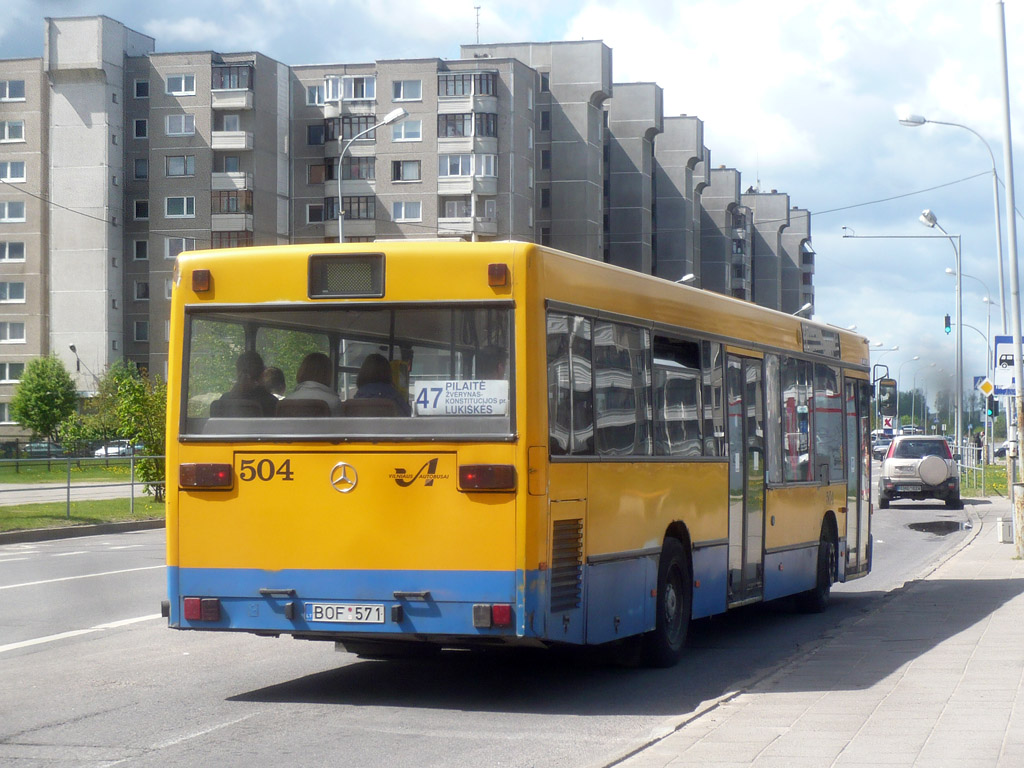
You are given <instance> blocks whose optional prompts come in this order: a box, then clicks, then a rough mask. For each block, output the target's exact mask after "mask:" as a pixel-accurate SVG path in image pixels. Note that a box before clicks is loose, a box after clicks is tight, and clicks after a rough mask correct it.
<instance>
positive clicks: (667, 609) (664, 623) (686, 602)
mask: <svg viewBox="0 0 1024 768" xmlns="http://www.w3.org/2000/svg"><path fill="white" fill-rule="evenodd" d="M692 604H693V577H692V574H691V573H690V559H689V558H688V557H687V556H686V552H685V551H684V550H683V545H682V544H681V543H680V542H679V540H678V539H673V538H668V539H665V544H664V545H663V546H662V548H661V558H660V559H659V560H658V598H657V607H656V611H657V622H656V624H655V627H654V630H653V631H651V632H648V633H647V634H646V635H644V637H643V657H644V663H645V664H647V666H651V667H671V666H674V665H675V664H676V663H677V662H678V661H679V659H680V658H682V655H683V648H684V646H685V645H686V635H687V632H688V631H689V628H690V608H691V606H692Z"/></svg>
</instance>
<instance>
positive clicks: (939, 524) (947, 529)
mask: <svg viewBox="0 0 1024 768" xmlns="http://www.w3.org/2000/svg"><path fill="white" fill-rule="evenodd" d="M965 527H967V526H966V524H964V523H962V522H960V521H959V520H932V521H931V522H929V523H909V524H908V525H907V528H910V529H911V530H912V531H918V532H920V533H934V534H935V535H936V536H947V535H949V534H951V533H956V532H957V531H962V530H963V529H964V528H965Z"/></svg>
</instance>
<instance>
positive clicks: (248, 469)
mask: <svg viewBox="0 0 1024 768" xmlns="http://www.w3.org/2000/svg"><path fill="white" fill-rule="evenodd" d="M275 477H277V478H279V479H281V480H292V479H294V478H293V477H292V461H291V459H285V460H284V461H282V462H281V463H280V464H278V465H277V466H276V467H275V466H274V462H273V461H271V460H270V459H260V460H259V461H257V460H256V459H242V462H241V465H240V466H239V468H238V479H239V480H242V481H243V482H249V481H251V480H263V481H264V482H266V481H268V480H273V479H274V478H275Z"/></svg>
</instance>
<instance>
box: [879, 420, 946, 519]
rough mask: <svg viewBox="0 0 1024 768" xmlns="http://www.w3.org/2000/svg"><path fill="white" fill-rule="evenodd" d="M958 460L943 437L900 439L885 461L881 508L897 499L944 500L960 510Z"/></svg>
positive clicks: (901, 436) (906, 437)
mask: <svg viewBox="0 0 1024 768" xmlns="http://www.w3.org/2000/svg"><path fill="white" fill-rule="evenodd" d="M959 458H960V457H959V456H954V455H953V454H952V453H951V452H950V450H949V443H947V442H946V438H944V437H942V436H941V435H900V436H898V437H896V438H895V439H894V440H893V441H892V445H890V446H889V451H888V452H887V453H886V455H885V458H884V459H883V460H882V475H881V477H880V478H879V479H878V506H879V507H880V508H882V509H886V508H887V507H888V506H889V502H890V501H895V500H897V499H942V500H943V501H945V502H946V506H947V507H950V508H951V509H961V508H962V507H963V503H962V502H961V501H960V472H959V470H958V468H957V460H959Z"/></svg>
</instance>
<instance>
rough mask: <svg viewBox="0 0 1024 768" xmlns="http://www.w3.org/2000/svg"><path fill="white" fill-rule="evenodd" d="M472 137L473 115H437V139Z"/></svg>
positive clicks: (468, 113)
mask: <svg viewBox="0 0 1024 768" xmlns="http://www.w3.org/2000/svg"><path fill="white" fill-rule="evenodd" d="M472 135H473V114H472V113H471V112H467V113H465V114H461V115H438V116H437V138H439V139H450V138H458V137H461V136H472Z"/></svg>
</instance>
